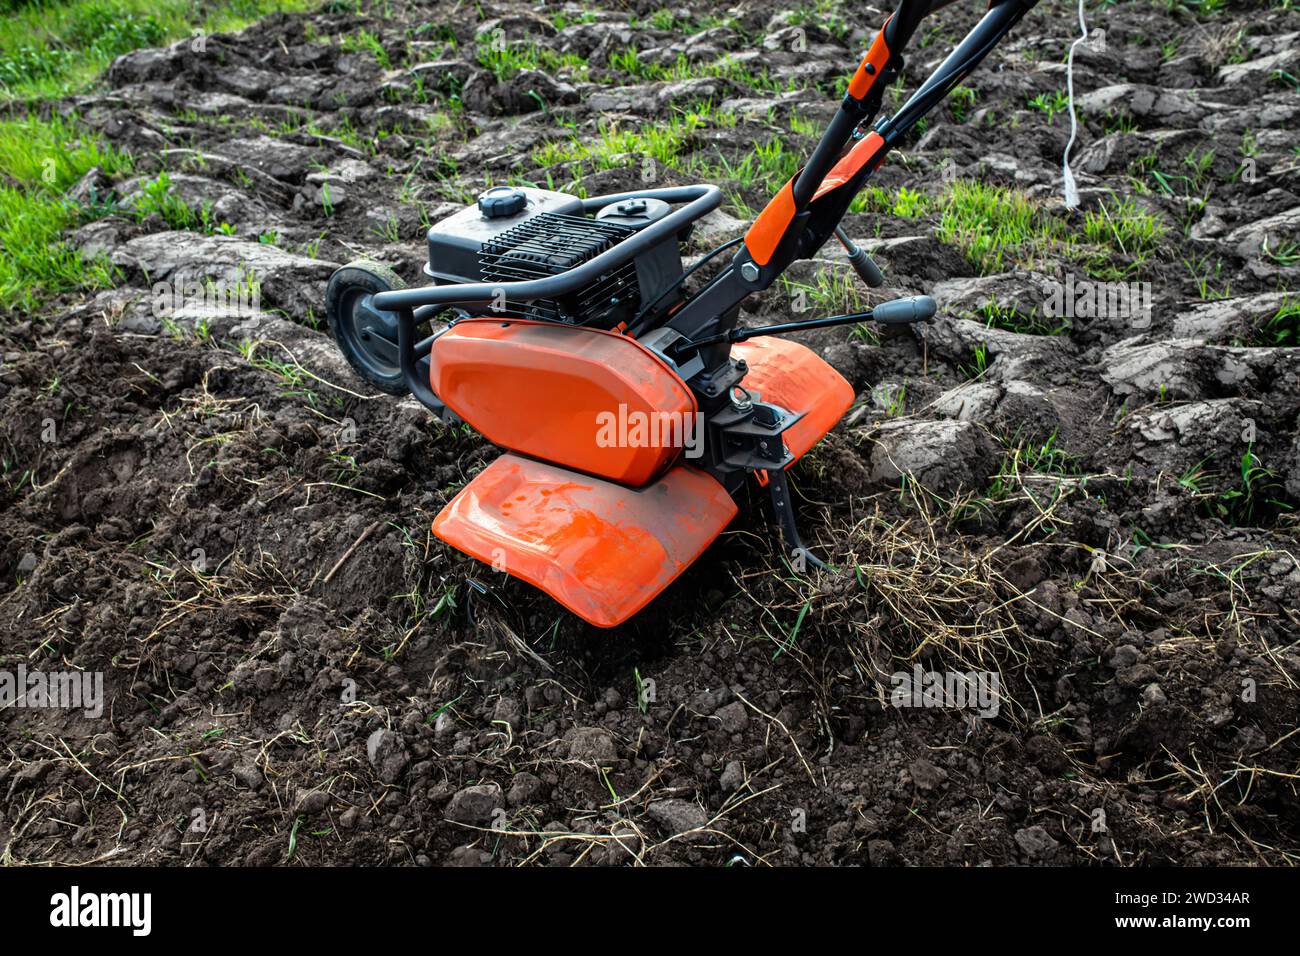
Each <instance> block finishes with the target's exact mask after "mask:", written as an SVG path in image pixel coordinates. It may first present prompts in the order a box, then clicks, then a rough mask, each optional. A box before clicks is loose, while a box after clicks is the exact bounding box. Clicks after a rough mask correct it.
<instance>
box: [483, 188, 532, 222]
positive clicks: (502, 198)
mask: <svg viewBox="0 0 1300 956" xmlns="http://www.w3.org/2000/svg"><path fill="white" fill-rule="evenodd" d="M527 205H528V197H527V196H525V195H524V193H523V190H521V189H516V188H515V187H514V186H493V187H492V188H491V189H489V190H487V191H486V192H485V193H483V194H482V195H481V196H479V197H478V211H479V213H480V214H482V216H483V218H484V219H504V218H506V217H507V216H517V215H519V214H520V213H521V212H523V211H524V207H525V206H527Z"/></svg>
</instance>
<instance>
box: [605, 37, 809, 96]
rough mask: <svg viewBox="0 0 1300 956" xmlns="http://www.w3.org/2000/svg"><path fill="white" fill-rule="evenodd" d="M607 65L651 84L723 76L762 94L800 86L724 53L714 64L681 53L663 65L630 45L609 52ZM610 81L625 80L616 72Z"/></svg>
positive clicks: (620, 72) (780, 91) (613, 69)
mask: <svg viewBox="0 0 1300 956" xmlns="http://www.w3.org/2000/svg"><path fill="white" fill-rule="evenodd" d="M607 66H608V68H609V71H610V72H611V73H613V74H623V75H626V76H631V77H635V78H636V79H638V80H643V81H645V82H651V83H656V82H661V81H668V80H690V79H695V78H699V77H720V78H722V79H727V80H731V81H733V82H735V83H738V84H740V85H741V86H745V87H748V88H749V89H751V90H754V91H756V92H759V93H785V92H788V91H790V90H795V89H798V88H799V87H798V83H797V82H795V81H794V80H791V81H789V82H787V83H782V82H780V81H779V80H774V79H772V77H771V76H770V75H769V74H768V72H767V71H766V70H758V71H755V70H751V69H750V68H749V66H748V65H746V64H744V63H740V62H737V61H736V60H735V59H733V58H732V57H730V56H723V57H721V58H720V59H718V60H716V61H714V62H713V63H706V64H692V63H691V62H690V60H688V59H687V58H686V54H684V53H681V54H678V56H677V59H676V60H675V61H674V62H673V63H672V65H670V66H664V65H662V64H658V63H646V62H645V61H643V60H642V59H641V54H640V53H639V52H638V51H637V50H636V48H634V47H627V48H626V49H623V50H615V51H614V52H612V53H610V55H609V59H608V61H607ZM608 82H610V83H614V84H617V83H621V82H622V80H621V78H620V77H619V76H617V75H615V76H613V77H611V78H609V80H608Z"/></svg>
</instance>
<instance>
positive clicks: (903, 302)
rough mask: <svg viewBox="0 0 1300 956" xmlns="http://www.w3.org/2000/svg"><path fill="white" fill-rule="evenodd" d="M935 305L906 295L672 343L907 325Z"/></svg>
mask: <svg viewBox="0 0 1300 956" xmlns="http://www.w3.org/2000/svg"><path fill="white" fill-rule="evenodd" d="M938 308H939V307H938V306H937V305H936V304H935V301H934V299H932V298H930V297H929V296H928V295H909V296H908V297H907V298H905V299H891V300H890V301H888V302H882V303H880V305H878V306H876V307H875V308H873V309H871V310H870V311H869V312H850V313H849V314H848V315H828V316H824V317H822V318H820V319H805V320H804V321H802V322H782V323H780V324H779V325H760V326H758V327H756V328H752V329H730V330H728V331H726V332H719V333H717V334H716V335H706V336H705V337H704V338H702V339H695V340H693V341H690V342H687V341H682V342H679V343H677V344H676V348H677V350H681V349H684V348H701V347H703V346H705V345H715V344H716V343H718V342H744V341H745V340H746V339H752V338H755V337H757V336H760V335H785V334H786V333H789V332H806V331H808V330H809V329H828V328H831V327H833V326H836V325H856V324H858V323H859V322H879V323H880V324H881V325H907V324H909V323H911V322H925V321H927V320H928V319H930V318H933V316H934V314H935V312H937V311H938Z"/></svg>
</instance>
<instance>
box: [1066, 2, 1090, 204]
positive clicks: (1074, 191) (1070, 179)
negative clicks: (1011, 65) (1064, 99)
mask: <svg viewBox="0 0 1300 956" xmlns="http://www.w3.org/2000/svg"><path fill="white" fill-rule="evenodd" d="M1083 3H1084V0H1079V39H1077V40H1075V41H1074V42H1073V43H1071V44H1070V56H1069V59H1068V60H1066V64H1065V85H1066V89H1067V91H1068V92H1069V95H1070V141H1069V142H1068V143H1066V144H1065V154H1064V155H1063V156H1062V157H1061V185H1062V187H1063V188H1064V190H1065V208H1066V209H1076V208H1078V205H1079V187H1078V186H1077V185H1076V184H1075V182H1074V173H1073V172H1072V171H1071V170H1070V150H1072V149H1073V148H1074V141H1075V139H1076V138H1077V137H1078V135H1079V119H1078V117H1077V116H1076V115H1075V112H1074V50H1075V47H1077V46H1078V45H1079V44H1080V43H1084V42H1086V41H1087V39H1088V22H1087V21H1086V20H1085V19H1084V17H1083Z"/></svg>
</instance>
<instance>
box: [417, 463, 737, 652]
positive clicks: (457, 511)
mask: <svg viewBox="0 0 1300 956" xmlns="http://www.w3.org/2000/svg"><path fill="white" fill-rule="evenodd" d="M735 515H736V503H735V502H734V501H732V500H731V496H730V495H728V494H727V492H726V490H725V489H724V488H723V487H722V485H720V484H718V482H717V481H715V480H714V479H713V478H711V477H709V476H708V475H706V474H704V473H703V472H701V471H696V470H695V469H693V468H688V467H686V466H685V465H677V466H675V467H674V468H672V469H670V470H669V471H668V472H667V474H665V475H664V476H663V477H661V478H660V479H659V480H658V481H656V482H655V483H654V484H652V485H648V486H647V487H645V488H642V489H639V490H638V489H632V488H625V487H623V486H622V485H616V484H614V483H612V482H609V481H603V480H601V479H599V478H592V477H588V476H586V475H579V474H577V473H575V472H572V471H569V470H567V469H565V468H560V467H557V466H555V465H550V464H546V463H545V462H540V461H533V460H531V459H528V458H521V457H519V456H517V455H511V454H505V455H502V456H501V457H500V458H498V459H497V460H496V461H494V462H492V464H490V465H488V467H487V468H485V469H484V470H483V471H481V472H480V473H479V474H478V475H477V476H476V477H475V478H474V480H473V481H471V482H470V483H469V484H468V485H466V486H465V487H464V488H463V489H461V491H460V493H459V494H458V495H456V497H455V498H453V499H452V500H451V502H450V503H449V504H448V505H447V507H446V508H444V509H443V510H442V513H441V514H439V515H438V517H437V518H436V519H435V520H434V522H433V533H434V534H435V535H437V536H438V537H439V538H441V539H442V540H443V541H446V542H447V543H448V544H450V545H452V546H453V547H455V548H458V549H459V550H461V551H464V552H465V553H466V554H469V555H472V556H473V557H475V558H478V559H479V560H480V561H484V562H486V563H488V564H490V565H492V567H493V568H494V569H496V570H504V571H507V572H509V573H510V574H512V575H514V576H515V577H518V578H522V579H523V580H525V581H527V582H529V583H530V584H533V585H535V586H537V587H539V588H541V589H542V590H543V591H545V592H546V593H547V594H549V595H550V596H551V597H553V598H555V600H557V601H559V602H560V603H561V604H563V605H564V606H565V607H566V608H568V609H569V610H570V611H572V612H573V613H574V614H576V615H578V616H579V617H580V618H582V619H583V620H585V621H587V622H589V623H591V624H594V625H596V626H597V627H613V626H615V625H617V624H622V623H623V622H624V621H626V620H627V619H628V618H630V617H631V616H632V615H634V614H636V613H637V611H639V610H641V609H642V608H643V607H645V606H646V605H647V604H648V603H650V601H651V600H653V599H654V597H655V596H656V595H658V594H659V593H660V592H661V591H663V589H664V588H666V587H667V586H668V585H669V584H671V583H672V581H673V579H675V578H676V577H677V576H678V575H679V574H681V573H682V572H683V571H684V570H686V568H687V567H688V566H689V565H690V564H691V562H693V561H694V560H695V559H696V558H698V557H699V556H700V555H701V554H702V553H703V552H704V549H705V548H707V547H708V546H709V544H710V543H711V542H712V541H713V540H714V538H716V537H717V536H718V534H719V533H720V532H721V531H722V529H723V528H725V527H726V526H727V524H728V522H730V521H731V519H732V518H733V517H735Z"/></svg>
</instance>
